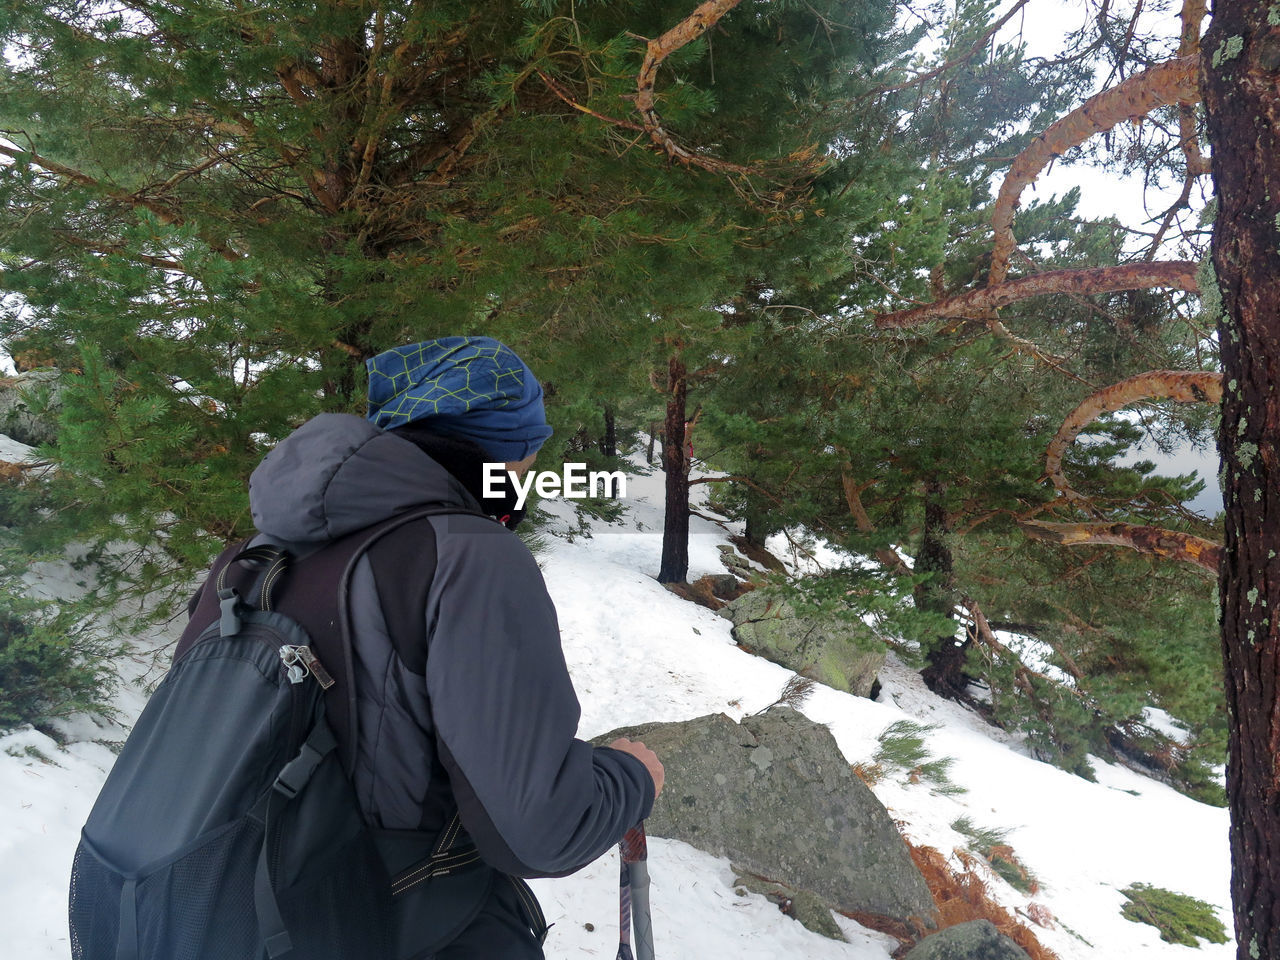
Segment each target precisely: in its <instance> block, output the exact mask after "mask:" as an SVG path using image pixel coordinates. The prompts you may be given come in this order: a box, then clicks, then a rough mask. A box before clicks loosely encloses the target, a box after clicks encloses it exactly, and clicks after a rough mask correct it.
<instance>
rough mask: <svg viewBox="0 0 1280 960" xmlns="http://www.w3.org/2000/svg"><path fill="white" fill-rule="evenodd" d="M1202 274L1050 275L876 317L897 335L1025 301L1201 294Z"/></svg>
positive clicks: (1175, 267)
mask: <svg viewBox="0 0 1280 960" xmlns="http://www.w3.org/2000/svg"><path fill="white" fill-rule="evenodd" d="M1198 268H1199V264H1197V263H1195V262H1193V261H1190V260H1163V261H1158V262H1155V263H1148V262H1143V263H1126V264H1121V265H1120V266H1115V267H1091V268H1088V269H1085V270H1048V271H1045V272H1044V273H1037V274H1033V275H1032V276H1029V277H1019V278H1018V279H1016V280H1006V281H1004V282H1002V283H999V284H996V285H994V286H987V287H982V288H980V289H978V290H970V291H968V292H966V293H961V294H957V295H956V296H954V297H948V298H947V299H945V300H940V301H938V302H937V303H928V304H925V305H924V306H920V307H912V308H911V309H909V310H899V311H897V312H895V313H886V314H882V315H880V316H879V317H876V326H877V327H880V328H881V329H890V328H893V329H897V328H903V327H914V326H918V325H919V324H922V323H925V322H927V321H929V320H934V319H938V318H942V317H978V318H982V317H985V316H987V315H989V314H990V313H991V312H992V311H995V310H998V309H999V308H1000V307H1004V306H1008V305H1009V304H1011V303H1016V302H1017V301H1019V300H1026V299H1027V298H1028V297H1041V296H1045V295H1046V294H1051V293H1072V294H1077V295H1080V294H1095V293H1115V292H1116V291H1119V290H1143V289H1146V288H1148V287H1168V288H1170V289H1174V290H1186V291H1188V292H1190V293H1197V292H1199V287H1198V286H1197V284H1196V270H1197V269H1198Z"/></svg>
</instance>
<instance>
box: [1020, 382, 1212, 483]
mask: <svg viewBox="0 0 1280 960" xmlns="http://www.w3.org/2000/svg"><path fill="white" fill-rule="evenodd" d="M1165 399H1168V400H1177V401H1178V402H1179V403H1218V402H1219V401H1221V400H1222V375H1221V374H1219V373H1213V372H1209V371H1205V370H1196V371H1192V370H1149V371H1147V372H1146V373H1139V374H1137V375H1136V376H1132V377H1129V378H1128V379H1127V380H1121V381H1120V382H1119V383H1113V384H1112V385H1111V386H1109V387H1105V388H1103V389H1102V390H1099V391H1097V392H1096V393H1092V394H1090V395H1089V396H1087V397H1085V398H1084V400H1082V401H1081V402H1080V405H1079V406H1077V407H1076V408H1075V409H1074V410H1072V411H1071V413H1070V414H1069V415H1068V416H1067V419H1066V420H1064V421H1063V422H1062V426H1061V427H1059V428H1058V433H1057V435H1056V436H1055V437H1054V438H1053V440H1052V442H1051V443H1050V444H1049V452H1048V454H1046V456H1045V461H1044V463H1045V466H1044V472H1045V474H1046V475H1047V476H1048V477H1049V480H1050V481H1051V482H1052V483H1053V486H1054V488H1055V489H1056V490H1057V491H1058V493H1060V494H1062V495H1063V496H1073V493H1074V491H1072V489H1071V484H1070V483H1069V482H1068V480H1067V478H1066V476H1065V475H1064V474H1063V472H1062V458H1063V457H1064V456H1065V455H1066V452H1067V448H1068V447H1070V446H1071V444H1072V443H1074V442H1075V439H1076V437H1078V436H1079V435H1080V431H1081V430H1083V429H1084V428H1085V427H1087V426H1088V425H1089V424H1091V423H1093V421H1095V420H1097V419H1098V418H1099V417H1100V416H1102V415H1103V414H1104V413H1110V412H1111V411H1113V410H1119V409H1121V408H1122V407H1126V406H1128V405H1129V404H1131V403H1137V402H1138V401H1139V400H1165ZM1076 496H1078V495H1076Z"/></svg>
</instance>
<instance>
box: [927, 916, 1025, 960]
mask: <svg viewBox="0 0 1280 960" xmlns="http://www.w3.org/2000/svg"><path fill="white" fill-rule="evenodd" d="M905 960H1030V958H1029V957H1028V956H1027V953H1026V951H1025V950H1023V949H1022V948H1021V947H1020V946H1018V945H1017V944H1016V943H1014V942H1013V941H1012V940H1010V939H1009V938H1008V937H1006V936H1005V935H1004V934H1002V933H1001V932H1000V931H999V930H997V929H996V925H995V924H994V923H992V922H991V921H990V920H970V921H969V922H968V923H957V924H956V925H955V926H954V927H947V929H945V930H941V931H939V932H938V933H935V934H934V935H933V936H931V937H925V938H924V939H923V940H921V941H920V942H919V943H917V944H916V945H915V946H914V947H913V948H912V949H911V951H910V952H909V953H908V954H907V956H906V958H905Z"/></svg>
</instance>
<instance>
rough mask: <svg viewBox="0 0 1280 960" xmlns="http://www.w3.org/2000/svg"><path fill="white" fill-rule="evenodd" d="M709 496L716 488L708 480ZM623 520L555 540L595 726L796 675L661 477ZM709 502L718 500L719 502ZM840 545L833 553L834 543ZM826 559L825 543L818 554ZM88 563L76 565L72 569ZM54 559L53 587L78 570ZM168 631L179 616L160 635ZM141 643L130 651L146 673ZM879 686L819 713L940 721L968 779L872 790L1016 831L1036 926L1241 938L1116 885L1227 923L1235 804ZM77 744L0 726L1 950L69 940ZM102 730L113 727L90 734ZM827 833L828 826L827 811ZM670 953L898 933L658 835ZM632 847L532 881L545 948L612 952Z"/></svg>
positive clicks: (878, 721)
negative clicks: (830, 928) (1154, 922)
mask: <svg viewBox="0 0 1280 960" xmlns="http://www.w3.org/2000/svg"><path fill="white" fill-rule="evenodd" d="M694 489H695V491H697V492H698V493H699V494H702V493H703V492H704V491H705V490H706V486H705V485H704V486H701V487H695V488H694ZM627 494H628V495H627V498H626V499H627V504H628V507H629V509H628V512H627V514H626V517H625V518H624V520H623V522H622V523H621V524H620V525H616V526H609V525H606V524H603V523H597V524H595V525H594V526H593V535H592V536H591V537H589V538H586V537H581V536H578V537H575V538H574V539H573V540H572V541H569V540H566V539H562V538H559V537H549V538H548V541H549V543H548V546H547V548H546V550H545V552H544V553H543V554H542V557H541V561H542V564H543V570H544V575H545V577H546V581H547V585H548V587H549V588H550V590H551V593H552V596H553V597H554V598H555V601H556V606H557V609H558V610H559V614H560V626H561V632H562V636H563V642H564V649H565V654H566V657H567V660H568V663H569V667H570V670H571V671H572V673H573V677H574V682H575V684H576V686H577V689H578V694H579V698H580V699H581V701H582V723H581V727H580V730H579V734H580V736H583V737H585V738H590V737H595V736H597V735H599V734H602V733H605V732H607V731H609V730H612V729H614V728H616V727H620V726H624V725H630V724H635V723H641V722H648V721H654V720H684V719H689V718H692V717H696V716H701V715H704V714H707V713H712V712H723V713H726V714H728V715H729V716H731V717H734V718H735V719H738V718H741V717H742V716H744V715H746V714H749V713H753V712H755V711H757V710H760V709H761V708H763V707H765V706H766V705H768V704H770V703H772V702H773V701H775V700H776V699H777V698H778V696H779V694H780V693H781V691H782V688H783V686H784V685H785V683H786V681H787V680H788V678H789V677H790V676H791V674H790V673H789V671H787V670H785V669H784V668H782V667H780V666H777V665H776V664H773V663H769V662H767V661H765V660H761V659H759V658H756V657H753V656H750V655H748V654H746V653H744V652H743V651H741V650H739V649H738V648H737V646H736V645H735V644H734V643H733V640H732V638H731V637H730V634H729V628H730V625H729V623H728V621H727V620H724V619H723V618H721V617H719V616H717V615H716V614H714V613H712V612H711V611H709V610H706V609H704V608H702V607H699V606H696V605H694V604H691V603H688V602H686V601H683V600H681V599H679V598H677V597H675V596H674V595H672V594H671V593H669V592H667V591H666V590H664V589H663V588H662V587H660V586H659V585H658V584H657V583H656V582H655V581H654V579H653V576H654V574H655V573H656V572H657V568H658V560H659V554H660V548H661V529H662V486H661V477H660V476H658V475H656V474H655V475H652V476H648V477H643V476H635V475H632V476H631V478H630V482H629V489H628V491H627ZM699 509H700V512H702V513H708V512H709V510H708V509H707V508H706V507H705V505H703V506H700V507H699ZM551 510H552V513H553V514H554V515H555V516H556V517H557V519H556V521H555V522H554V523H553V525H552V526H553V529H554V528H556V527H560V528H562V529H565V530H567V529H569V528H570V527H571V526H575V525H576V524H570V523H569V522H568V519H567V518H568V516H569V511H568V508H567V507H566V506H565V505H563V504H555V505H552V506H551ZM727 536H728V532H727V531H726V530H725V529H724V528H722V527H721V526H719V525H717V524H716V523H713V522H711V521H709V520H706V519H702V518H700V517H697V516H695V517H693V518H692V520H691V537H690V573H689V578H690V579H691V580H692V579H694V578H696V577H698V576H700V575H702V574H704V573H721V572H724V567H723V565H722V563H721V560H720V552H719V550H718V549H717V548H718V547H719V546H720V545H721V544H723V543H725V542H727ZM827 559H830V558H827ZM824 562H825V560H824ZM77 576H80V575H77ZM69 585H70V580H69V579H68V581H67V583H65V584H64V583H62V582H60V581H59V579H58V573H57V572H56V571H50V572H49V574H48V582H46V583H45V584H44V585H43V586H44V587H45V588H46V589H50V590H56V589H60V588H69ZM168 639H170V635H169V634H168V633H166V631H164V630H160V631H157V632H156V635H155V636H153V637H151V638H148V640H149V641H151V642H154V643H163V642H165V641H166V640H168ZM146 668H147V664H146V662H145V659H140V660H139V661H138V662H137V663H132V664H129V665H127V669H128V670H130V671H131V672H132V673H131V675H133V676H142V675H143V674H144V673H145V671H146ZM881 681H882V686H883V690H882V692H881V694H880V698H879V700H878V701H874V702H873V701H870V700H866V699H862V698H857V697H852V696H849V695H847V694H843V693H840V692H838V691H835V690H832V689H830V688H827V687H823V686H818V687H817V688H816V689H815V691H814V692H813V693H812V695H811V696H810V697H809V698H808V699H807V700H806V701H805V703H804V705H803V708H802V709H803V711H804V712H805V713H806V714H807V715H808V716H809V717H811V718H812V719H813V720H815V721H817V722H820V723H824V724H827V725H829V726H830V728H831V731H832V733H833V734H834V735H835V738H836V741H837V743H838V744H839V745H840V748H841V750H842V751H843V752H844V754H845V756H846V757H847V758H848V760H849V761H850V762H851V763H864V764H865V763H868V762H869V761H870V760H871V757H872V755H873V754H874V753H875V752H876V749H877V748H878V746H879V743H878V740H877V737H878V736H879V735H880V734H881V733H882V732H883V731H884V730H885V728H887V727H888V726H889V725H890V724H892V723H893V722H895V721H897V720H902V719H912V720H916V721H918V722H921V723H929V724H937V725H938V729H937V730H935V731H933V732H931V733H929V734H928V735H927V744H928V747H929V749H930V750H931V751H932V753H933V755H934V756H936V757H950V758H953V761H954V762H953V765H952V767H951V770H950V777H951V780H952V781H953V782H955V783H956V784H958V785H960V786H962V787H964V788H965V790H966V792H964V793H961V794H957V795H941V794H938V793H935V792H932V791H931V790H930V786H929V784H928V783H920V784H909V783H905V782H902V780H901V779H900V778H897V777H895V776H894V774H893V773H892V772H891V773H890V774H889V775H888V776H886V777H885V778H884V779H883V780H881V781H880V782H879V783H878V784H877V785H876V786H875V787H874V789H875V791H876V793H877V795H878V796H879V797H880V799H881V800H882V801H883V802H884V803H885V804H886V806H888V808H889V809H890V811H891V813H892V815H893V817H894V819H895V820H897V821H899V822H900V823H901V824H902V825H903V829H904V831H905V832H906V834H907V835H908V836H909V837H910V838H911V840H912V841H913V842H915V843H923V844H927V845H929V846H933V847H936V848H938V849H940V850H942V851H944V852H946V851H951V850H952V849H953V848H956V847H962V846H964V845H965V844H966V842H967V841H966V838H964V837H963V836H961V835H960V834H958V833H956V832H955V831H954V830H952V829H951V827H950V826H949V824H951V823H953V822H954V821H955V820H956V819H957V818H959V817H961V816H967V817H968V818H969V819H970V821H971V822H973V823H974V824H975V825H977V826H979V827H994V828H1000V829H1003V830H1007V831H1008V841H1007V842H1008V843H1009V845H1010V846H1011V847H1012V848H1013V849H1014V851H1015V852H1016V855H1017V856H1018V858H1019V859H1020V860H1021V862H1022V863H1023V864H1024V865H1025V867H1026V868H1027V869H1028V870H1029V871H1030V872H1031V874H1033V875H1034V876H1035V877H1036V878H1037V880H1038V881H1039V883H1040V890H1039V892H1038V893H1037V894H1035V895H1034V896H1033V897H1028V896H1026V895H1024V894H1020V893H1018V892H1017V891H1015V890H1014V889H1013V888H1011V887H1009V886H1007V885H1006V884H1004V883H1003V881H1000V880H998V879H995V878H994V876H993V878H992V879H991V881H990V887H991V889H992V891H993V892H994V893H995V894H996V895H997V896H998V898H999V899H1000V901H1001V902H1002V903H1003V904H1004V905H1005V906H1006V907H1008V908H1009V909H1010V911H1011V912H1012V911H1015V910H1021V911H1024V912H1025V911H1027V910H1028V908H1029V906H1030V905H1031V904H1032V903H1036V904H1039V905H1041V906H1043V907H1045V908H1047V909H1048V911H1050V912H1051V914H1052V915H1053V916H1054V917H1055V918H1056V921H1057V923H1056V924H1055V927H1054V928H1053V929H1045V928H1040V927H1036V928H1034V931H1035V933H1036V936H1037V937H1038V938H1039V939H1040V941H1041V943H1043V944H1044V945H1045V946H1047V947H1049V948H1050V949H1052V950H1053V951H1054V952H1056V953H1057V954H1058V955H1059V956H1060V957H1062V958H1063V960H1069V958H1086V957H1089V958H1100V957H1112V956H1124V957H1126V960H1156V958H1161V960H1176V958H1178V957H1188V958H1190V957H1192V956H1196V957H1204V958H1206V960H1208V958H1212V957H1220V958H1222V960H1226V958H1228V957H1230V956H1233V955H1234V946H1233V945H1232V944H1230V943H1228V944H1225V945H1220V946H1219V945H1213V944H1202V946H1201V948H1200V949H1199V950H1198V951H1193V950H1192V948H1188V947H1182V946H1176V945H1170V944H1167V943H1164V942H1162V941H1161V940H1160V939H1159V935H1158V933H1157V931H1156V930H1155V928H1153V927H1150V926H1146V925H1142V924H1136V923H1132V922H1130V921H1128V920H1125V919H1123V918H1122V917H1121V915H1120V908H1121V906H1122V905H1123V903H1124V898H1123V897H1122V896H1121V894H1120V892H1119V891H1120V889H1122V888H1124V887H1126V886H1128V885H1129V884H1131V883H1133V882H1135V881H1136V882H1145V883H1150V884H1155V885H1159V886H1163V887H1168V888H1170V889H1173V890H1176V891H1180V892H1182V893H1187V894H1191V895H1193V896H1195V897H1198V898H1200V899H1202V900H1205V901H1207V902H1208V903H1210V904H1213V905H1214V906H1215V907H1216V909H1217V911H1218V914H1219V917H1220V919H1222V920H1223V922H1224V923H1225V924H1226V925H1227V926H1228V928H1229V926H1230V910H1229V899H1228V880H1229V863H1228V854H1227V815H1226V811H1224V810H1220V809H1215V808H1212V807H1207V806H1205V805H1203V804H1199V803H1196V802H1195V801H1192V800H1190V799H1188V798H1186V797H1184V796H1182V795H1180V794H1178V793H1176V792H1175V791H1173V790H1171V789H1170V788H1168V787H1166V786H1164V785H1162V784H1159V783H1156V782H1155V781H1152V780H1149V779H1146V778H1143V777H1141V776H1139V775H1138V774H1135V773H1133V772H1131V771H1129V770H1127V769H1124V768H1121V767H1117V766H1114V765H1111V764H1107V763H1105V762H1102V761H1100V760H1096V759H1095V761H1094V766H1095V768H1096V770H1097V774H1098V782H1097V783H1089V782H1087V781H1085V780H1082V779H1080V778H1078V777H1074V776H1072V775H1070V774H1067V773H1064V772H1062V771H1060V770H1057V769H1055V768H1053V767H1051V766H1048V765H1046V764H1043V763H1040V762H1038V761H1036V760H1033V759H1031V758H1030V757H1028V756H1026V755H1025V753H1024V752H1023V751H1022V750H1021V748H1020V743H1019V741H1018V739H1017V738H1016V737H1011V736H1008V735H1006V734H1003V733H1001V732H1000V731H997V730H994V729H992V728H990V727H988V726H986V725H985V724H984V723H983V722H982V721H981V720H980V719H979V718H978V717H976V716H975V715H974V714H973V713H971V712H970V711H968V710H966V709H964V708H962V707H960V706H958V705H956V704H953V703H950V702H947V701H943V700H940V699H938V698H936V697H934V696H933V695H932V694H930V693H929V692H928V691H927V690H926V689H925V688H924V686H923V684H921V683H920V682H919V679H918V677H917V676H916V675H915V674H914V673H913V672H912V671H911V670H909V669H907V668H906V667H904V666H903V665H901V664H900V663H898V662H897V661H896V660H895V659H893V658H890V661H889V663H888V665H887V666H886V668H885V671H884V672H883V673H882V675H881ZM143 699H144V696H143V694H142V692H141V691H140V689H139V688H138V687H137V686H136V685H130V686H127V687H126V688H125V690H124V692H123V693H122V695H121V699H120V703H119V709H120V713H121V716H122V718H124V719H125V720H126V721H127V720H128V719H129V718H131V717H133V716H136V714H137V712H138V710H139V709H140V708H141V705H142V702H143ZM66 732H68V733H69V734H70V735H71V736H72V737H73V742H72V743H71V744H70V745H69V746H67V747H66V748H65V749H62V748H59V747H58V745H57V744H56V743H55V742H54V741H53V740H51V739H50V738H48V737H46V736H44V735H43V734H40V733H38V732H36V731H33V730H22V731H18V732H15V733H12V734H10V735H9V736H7V737H4V738H2V739H0V930H3V931H4V933H5V941H6V942H5V945H4V947H3V949H2V950H0V954H2V955H3V956H6V957H13V958H15V960H28V958H31V960H35V958H40V957H57V958H60V960H65V958H66V957H67V956H68V953H69V951H68V947H67V936H66V920H65V911H66V881H67V873H68V869H69V864H70V860H71V855H72V852H73V850H74V848H75V843H76V837H77V833H78V830H79V827H80V825H81V823H82V822H83V821H84V819H85V817H86V816H87V814H88V811H89V807H90V806H91V804H92V802H93V798H94V796H95V794H96V791H97V789H98V787H99V785H100V784H101V782H102V780H103V777H104V776H105V773H106V771H107V770H108V769H109V768H110V765H111V763H112V760H113V758H114V755H113V753H112V752H111V750H110V749H109V748H108V746H107V745H105V742H109V741H113V740H120V739H122V737H123V736H124V732H123V728H120V727H118V726H115V725H106V726H101V725H98V724H94V723H91V722H90V721H88V720H81V721H78V722H76V723H74V724H71V725H68V726H67V728H66ZM95 741H103V742H95ZM815 829H818V828H816V827H815ZM649 850H650V873H651V876H652V902H653V912H654V935H655V941H656V944H657V952H658V954H659V955H660V956H662V957H665V958H668V960H685V958H687V960H701V958H703V957H709V956H733V957H735V958H742V960H775V958H778V957H813V958H833V960H835V958H846V960H885V958H887V957H888V956H889V953H890V951H891V949H892V948H893V947H894V946H895V945H896V943H895V942H894V941H893V940H892V939H890V938H887V937H885V936H882V935H880V934H876V933H873V932H870V931H867V930H865V929H863V928H861V927H859V926H858V925H857V924H855V923H853V922H852V921H849V920H846V919H844V918H842V917H841V918H837V920H838V922H839V923H840V925H841V928H842V929H843V930H844V932H845V934H846V936H847V937H848V939H849V942H848V943H837V942H834V941H831V940H826V939H824V938H823V937H820V936H818V935H817V934H814V933H811V932H809V931H808V930H806V929H805V928H804V927H802V926H800V925H799V924H798V923H796V922H795V921H793V920H791V919H790V918H789V917H786V916H784V915H783V914H782V913H780V912H779V910H778V908H777V907H776V906H774V905H773V904H772V903H770V902H769V901H767V900H766V899H765V898H763V897H761V896H756V895H747V896H739V895H738V894H737V893H735V891H734V889H733V888H732V886H731V881H732V879H733V874H732V872H731V870H730V867H729V864H728V862H727V861H725V860H723V859H719V858H716V857H712V856H710V855H708V854H705V853H703V852H701V851H699V850H696V849H694V848H692V847H690V846H688V845H687V844H684V843H681V842H679V841H674V840H663V839H660V838H650V844H649ZM617 869H618V866H617V860H616V856H614V855H608V856H605V857H603V858H601V859H600V860H599V861H597V862H596V863H595V864H593V865H592V866H591V867H589V868H587V869H586V870H583V871H581V872H580V873H578V874H577V875H575V876H573V877H569V878H565V879H560V880H538V881H534V882H533V886H534V888H535V890H536V891H537V893H538V895H539V897H540V899H541V900H542V903H543V906H544V908H545V911H546V914H547V918H548V920H549V921H551V922H553V923H554V924H555V926H554V927H553V929H552V931H551V935H550V938H549V939H548V941H547V954H548V956H549V957H555V958H590V957H599V958H605V960H608V958H612V957H613V956H614V955H615V953H616V950H617Z"/></svg>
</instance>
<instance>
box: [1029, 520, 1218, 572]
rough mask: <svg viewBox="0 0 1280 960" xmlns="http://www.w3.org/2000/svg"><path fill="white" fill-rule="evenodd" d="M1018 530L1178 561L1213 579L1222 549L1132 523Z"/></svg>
mask: <svg viewBox="0 0 1280 960" xmlns="http://www.w3.org/2000/svg"><path fill="white" fill-rule="evenodd" d="M1019 526H1020V527H1021V528H1022V530H1023V531H1024V532H1025V533H1026V534H1027V536H1029V537H1031V538H1033V539H1035V540H1046V541H1048V542H1050V543H1060V544H1063V545H1064V546H1072V547H1075V546H1091V545H1111V546H1119V547H1129V548H1130V549H1132V550H1137V551H1138V552H1139V553H1149V554H1152V555H1153V556H1157V557H1163V558H1164V559H1166V560H1182V561H1184V562H1186V563H1191V564H1194V565H1195V566H1197V567H1199V568H1201V569H1202V570H1205V571H1207V572H1209V573H1212V574H1213V575H1214V576H1217V573H1218V566H1219V564H1220V563H1221V562H1222V546H1221V545H1220V544H1217V543H1214V542H1213V541H1212V540H1205V539H1203V538H1202V537H1197V536H1193V535H1192V534H1189V533H1181V532H1179V531H1177V530H1165V529H1162V528H1161V527H1148V526H1141V525H1139V524H1134V523H1047V522H1045V521H1042V520H1028V521H1025V522H1023V523H1021V524H1019Z"/></svg>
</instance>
